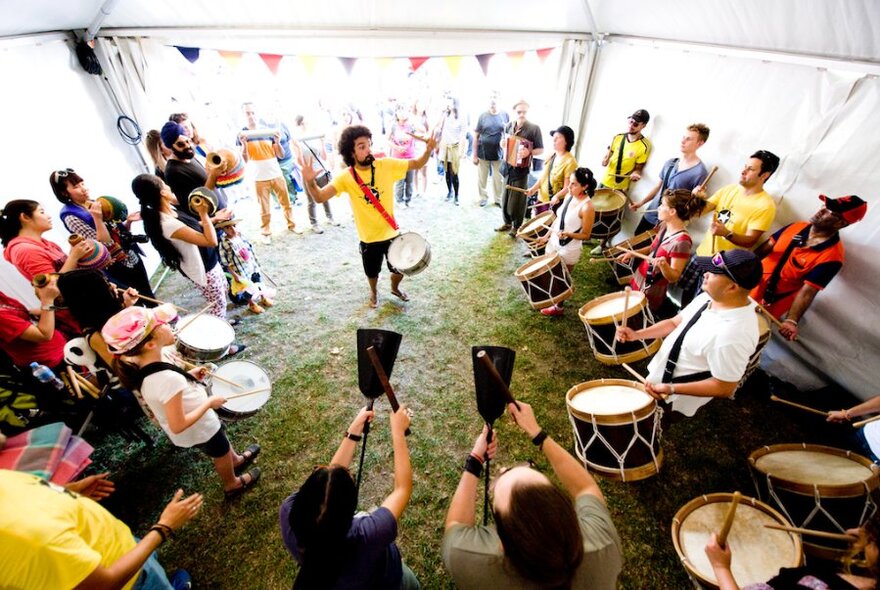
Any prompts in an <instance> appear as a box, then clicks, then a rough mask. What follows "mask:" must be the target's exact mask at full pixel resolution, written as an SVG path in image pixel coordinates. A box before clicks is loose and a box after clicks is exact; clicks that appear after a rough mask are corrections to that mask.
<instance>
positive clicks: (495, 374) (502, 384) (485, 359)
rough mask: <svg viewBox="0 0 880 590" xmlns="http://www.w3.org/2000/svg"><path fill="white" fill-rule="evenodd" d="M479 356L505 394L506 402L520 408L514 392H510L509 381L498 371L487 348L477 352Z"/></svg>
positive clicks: (502, 393)
mask: <svg viewBox="0 0 880 590" xmlns="http://www.w3.org/2000/svg"><path fill="white" fill-rule="evenodd" d="M477 358H478V359H480V362H481V363H483V366H485V367H486V370H488V371H489V376H490V377H491V378H492V380H493V381H494V382H495V385H497V386H498V389H500V390H501V395H503V396H504V401H505V403H508V404H513V405H515V406H516V409H517V410H519V409H520V407H519V404H518V403H517V401H516V398H514V397H513V394H512V393H510V389H508V387H507V383H505V382H504V379H502V378H501V375H500V374H499V373H498V369H496V368H495V363H493V362H492V359H490V358H489V355H488V354H486V351H485V350H481V351H480V352H478V353H477Z"/></svg>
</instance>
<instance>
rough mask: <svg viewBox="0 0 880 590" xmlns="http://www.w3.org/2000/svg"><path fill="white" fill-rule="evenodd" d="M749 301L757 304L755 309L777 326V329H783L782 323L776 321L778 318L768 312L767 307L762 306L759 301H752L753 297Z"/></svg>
mask: <svg viewBox="0 0 880 590" xmlns="http://www.w3.org/2000/svg"><path fill="white" fill-rule="evenodd" d="M749 301H751V302H752V303H754V304H755V307H756V308H757V309H758V311H759V312H761V313H762V314H764V317H766V318H767V319H768V320H770V321H771V322H772V323H774V324H776V327H777V328H781V327H782V322H780V321H779V320H777V319H776V316H774V315H773V314H772V313H770V312H769V311H768V310H767V308H766V307H764V306H763V305H761V304H760V303H758V302H757V301H755V300H754V299H752V297H751V296H750V297H749Z"/></svg>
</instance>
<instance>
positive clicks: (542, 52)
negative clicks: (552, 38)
mask: <svg viewBox="0 0 880 590" xmlns="http://www.w3.org/2000/svg"><path fill="white" fill-rule="evenodd" d="M554 49H556V48H555V47H545V48H544V49H537V50H536V51H535V53H537V54H538V60H539V61H540V62H541V65H544V62H545V61H547V57H549V55H550V54H551V53H553V50H554Z"/></svg>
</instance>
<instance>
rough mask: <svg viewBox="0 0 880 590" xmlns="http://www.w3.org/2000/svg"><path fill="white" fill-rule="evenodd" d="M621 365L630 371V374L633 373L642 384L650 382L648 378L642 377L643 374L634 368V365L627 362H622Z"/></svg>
mask: <svg viewBox="0 0 880 590" xmlns="http://www.w3.org/2000/svg"><path fill="white" fill-rule="evenodd" d="M620 366H621V367H623V368H624V369H626V370H627V372H628V373H629V374H630V375H632V376H633V377H635V378H636V379H638V381H639V383H641V384H642V385H644V384H645V383H647V382H648V380H647V379H645V378H644V377H642V376H641V374H640V373H639V372H638V371H636V370H635V369H633V368H632V367H630V366H629V365H628V364H626V363H620Z"/></svg>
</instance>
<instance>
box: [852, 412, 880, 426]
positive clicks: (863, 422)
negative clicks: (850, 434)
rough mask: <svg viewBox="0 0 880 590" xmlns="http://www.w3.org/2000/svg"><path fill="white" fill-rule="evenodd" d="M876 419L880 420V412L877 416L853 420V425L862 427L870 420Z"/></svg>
mask: <svg viewBox="0 0 880 590" xmlns="http://www.w3.org/2000/svg"><path fill="white" fill-rule="evenodd" d="M876 420H880V414H878V415H876V416H871V417H870V418H865V419H864V420H859V421H858V422H853V424H852V425H853V428H861V427H862V426H864V425H865V424H868V423H869V422H874V421H876Z"/></svg>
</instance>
